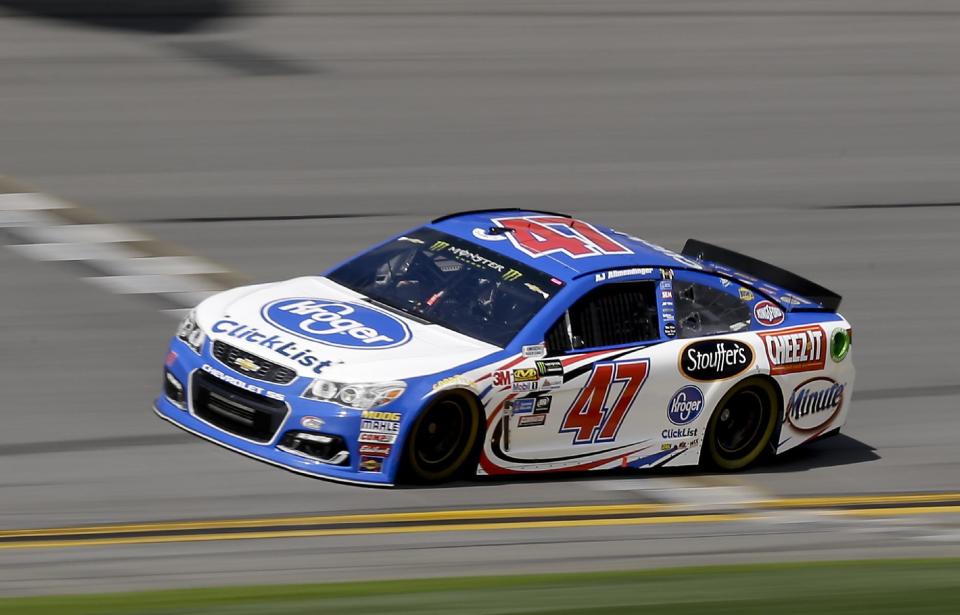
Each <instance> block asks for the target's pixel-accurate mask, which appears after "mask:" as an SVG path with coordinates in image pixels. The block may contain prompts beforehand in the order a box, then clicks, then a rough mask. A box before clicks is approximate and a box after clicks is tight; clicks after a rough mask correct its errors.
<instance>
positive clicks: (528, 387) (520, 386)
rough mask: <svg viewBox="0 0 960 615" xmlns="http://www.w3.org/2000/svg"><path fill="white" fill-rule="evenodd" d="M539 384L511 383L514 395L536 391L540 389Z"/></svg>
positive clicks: (535, 382)
mask: <svg viewBox="0 0 960 615" xmlns="http://www.w3.org/2000/svg"><path fill="white" fill-rule="evenodd" d="M539 385H540V383H539V382H537V381H533V382H514V383H513V387H512V388H513V392H514V393H529V392H530V391H537V390H539V388H540V386H539Z"/></svg>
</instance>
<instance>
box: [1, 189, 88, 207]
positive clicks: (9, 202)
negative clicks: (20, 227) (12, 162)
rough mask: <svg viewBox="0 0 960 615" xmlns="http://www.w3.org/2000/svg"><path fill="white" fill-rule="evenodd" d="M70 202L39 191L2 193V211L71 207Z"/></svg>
mask: <svg viewBox="0 0 960 615" xmlns="http://www.w3.org/2000/svg"><path fill="white" fill-rule="evenodd" d="M70 207H72V206H71V205H70V204H69V203H64V202H63V201H61V200H59V199H55V198H53V197H52V196H48V195H46V194H40V193H38V192H8V193H6V194H0V211H36V210H38V209H69V208H70Z"/></svg>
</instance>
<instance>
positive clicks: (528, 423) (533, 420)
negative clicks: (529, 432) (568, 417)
mask: <svg viewBox="0 0 960 615" xmlns="http://www.w3.org/2000/svg"><path fill="white" fill-rule="evenodd" d="M546 422H547V415H546V414H529V415H526V416H521V417H520V418H519V419H517V427H533V426H535V425H543V424H544V423H546Z"/></svg>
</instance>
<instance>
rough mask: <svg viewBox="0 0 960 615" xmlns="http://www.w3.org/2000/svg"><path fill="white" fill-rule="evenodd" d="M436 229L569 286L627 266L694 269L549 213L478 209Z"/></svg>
mask: <svg viewBox="0 0 960 615" xmlns="http://www.w3.org/2000/svg"><path fill="white" fill-rule="evenodd" d="M430 225H431V227H433V228H435V229H437V230H439V231H442V232H444V233H447V234H449V235H453V236H455V237H460V238H462V239H467V240H469V241H471V242H473V243H476V244H478V245H482V246H484V247H485V248H487V249H489V250H492V251H494V252H498V253H500V254H503V255H505V256H509V257H510V258H513V259H516V260H518V261H520V262H522V263H525V264H527V265H530V266H531V267H534V268H537V269H540V270H541V271H544V272H546V273H549V274H550V275H552V276H554V277H557V278H559V279H561V280H566V281H569V280H571V279H573V278H576V277H578V276H580V275H582V274H585V273H590V272H594V271H603V270H607V269H620V268H623V267H636V266H646V267H688V266H691V263H690V261H689V260H688V259H685V258H684V257H682V256H680V255H679V254H675V253H673V252H670V251H669V250H666V249H665V248H662V247H660V246H657V245H655V244H652V243H649V242H647V241H644V240H643V239H640V238H639V237H634V236H631V235H629V234H627V233H623V232H619V231H615V230H614V229H612V228H610V227H608V226H603V225H600V224H594V223H588V222H585V221H583V220H578V219H576V218H572V217H570V216H568V215H566V214H560V213H554V212H548V211H539V210H533V209H483V210H474V211H466V212H461V213H454V214H450V215H447V216H442V217H440V218H437V219H435V220H433V222H431V224H430ZM693 266H694V267H696V265H693Z"/></svg>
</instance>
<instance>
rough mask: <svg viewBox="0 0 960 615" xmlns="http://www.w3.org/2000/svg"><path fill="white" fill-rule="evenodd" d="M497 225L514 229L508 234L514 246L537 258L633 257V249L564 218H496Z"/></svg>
mask: <svg viewBox="0 0 960 615" xmlns="http://www.w3.org/2000/svg"><path fill="white" fill-rule="evenodd" d="M493 222H494V223H495V224H496V225H497V226H500V227H503V228H506V229H510V232H508V233H504V234H505V235H506V236H507V237H508V238H509V239H510V242H511V243H512V244H513V245H514V247H516V248H517V249H518V250H520V251H521V252H523V253H524V254H526V255H528V256H532V257H533V258H538V257H541V256H545V255H547V254H554V253H556V252H562V253H563V254H566V255H567V256H569V257H571V258H583V257H586V256H597V255H600V254H632V251H631V250H630V249H629V248H627V247H626V246H624V245H623V244H621V243H619V242H617V241H615V240H614V239H613V238H611V237H610V236H608V235H606V234H604V233H603V232H601V231H600V230H599V229H597V228H596V227H595V226H593V225H592V224H588V223H587V222H583V221H582V220H575V219H573V218H564V217H562V216H519V217H511V218H495V219H494V220H493Z"/></svg>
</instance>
